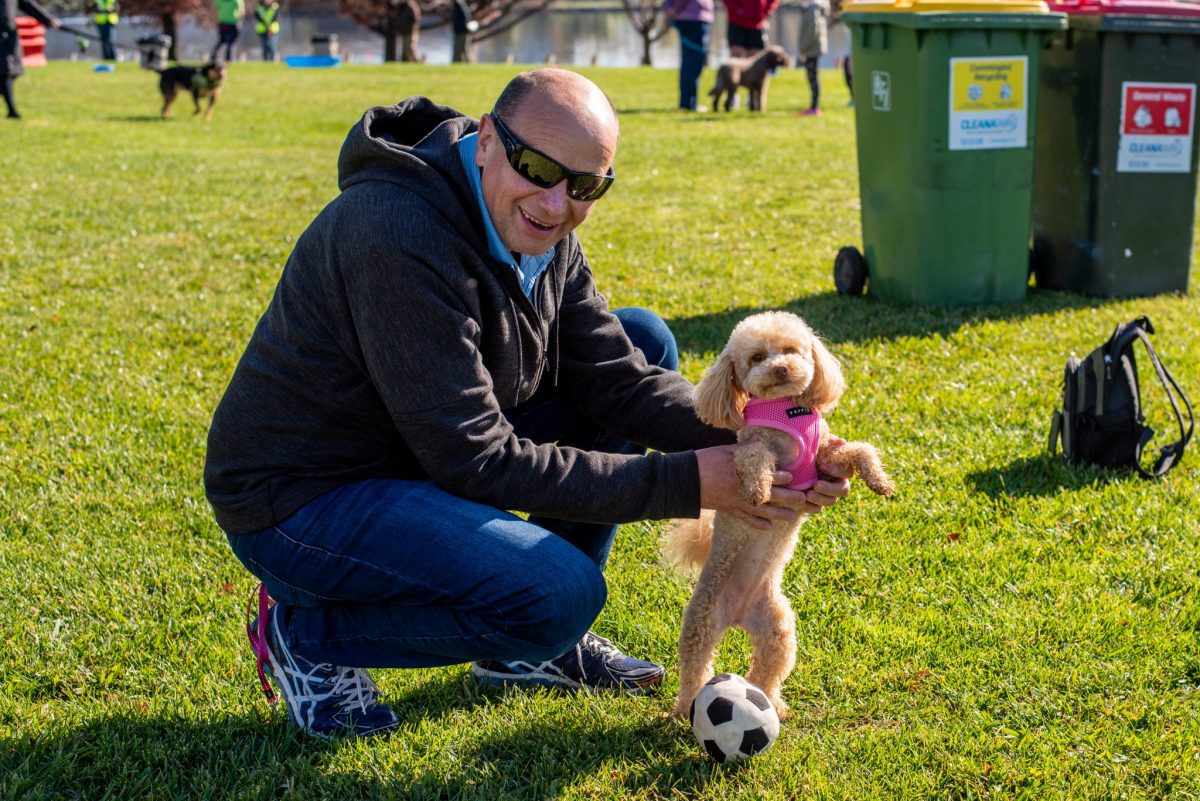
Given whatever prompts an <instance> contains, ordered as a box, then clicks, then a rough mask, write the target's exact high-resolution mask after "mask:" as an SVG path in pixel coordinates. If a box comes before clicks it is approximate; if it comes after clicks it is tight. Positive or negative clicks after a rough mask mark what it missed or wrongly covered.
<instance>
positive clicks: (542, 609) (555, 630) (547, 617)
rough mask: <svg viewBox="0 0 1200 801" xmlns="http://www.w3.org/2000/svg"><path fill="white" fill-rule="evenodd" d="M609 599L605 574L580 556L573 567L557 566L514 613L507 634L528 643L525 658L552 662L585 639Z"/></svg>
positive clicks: (525, 647)
mask: <svg viewBox="0 0 1200 801" xmlns="http://www.w3.org/2000/svg"><path fill="white" fill-rule="evenodd" d="M607 600H608V585H607V584H606V583H605V581H604V574H603V573H602V572H600V569H599V568H598V567H596V565H595V564H594V563H592V562H591V560H589V559H587V558H586V557H583V555H582V554H580V559H578V560H575V564H573V565H569V566H568V565H555V566H554V567H553V568H552V569H550V570H547V571H546V574H545V577H544V578H543V579H542V580H540V581H539V582H538V583H537V585H536V587H535V588H531V590H530V592H528V593H527V595H526V598H525V601H526V602H525V603H524V604H522V605H521V607H520V608H519V609H516V610H510V617H509V620H508V624H509V625H508V626H507V627H506V629H507V633H508V634H510V635H511V636H513V637H516V638H519V639H521V640H523V641H524V643H525V645H524V647H523V648H522V651H523V654H522V657H521V658H523V659H538V660H543V661H544V660H549V659H553V658H554V657H556V656H559V655H560V654H562V653H564V652H565V651H566V650H567V649H569V648H571V647H573V646H574V645H575V644H576V643H578V642H579V641H580V639H582V638H583V635H584V634H585V633H587V630H588V629H589V628H590V627H591V625H592V623H593V621H595V619H596V618H597V617H599V616H600V612H601V610H603V609H604V603H605V601H607Z"/></svg>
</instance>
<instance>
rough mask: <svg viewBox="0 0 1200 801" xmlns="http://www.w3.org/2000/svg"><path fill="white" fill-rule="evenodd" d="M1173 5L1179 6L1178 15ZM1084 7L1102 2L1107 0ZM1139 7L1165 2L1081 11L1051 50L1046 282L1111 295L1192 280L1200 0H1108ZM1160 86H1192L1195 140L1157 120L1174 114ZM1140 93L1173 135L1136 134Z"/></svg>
mask: <svg viewBox="0 0 1200 801" xmlns="http://www.w3.org/2000/svg"><path fill="white" fill-rule="evenodd" d="M1172 6H1175V7H1178V8H1179V9H1180V11H1179V15H1177V16H1167V13H1169V12H1170V10H1171V7H1172ZM1074 7H1077V8H1082V9H1089V8H1090V9H1091V10H1092V11H1095V10H1096V9H1097V8H1099V7H1100V4H1098V3H1085V4H1082V5H1078V6H1074ZM1132 9H1141V10H1148V9H1152V10H1154V11H1155V12H1156V13H1154V14H1127V13H1072V14H1070V15H1069V16H1068V27H1067V29H1066V30H1065V31H1059V32H1056V33H1055V34H1054V35H1053V36H1052V37H1051V39H1050V43H1049V46H1048V47H1047V48H1046V50H1045V52H1044V53H1043V54H1042V69H1041V80H1040V83H1041V88H1040V99H1039V109H1038V131H1037V137H1036V141H1037V156H1036V171H1037V173H1036V174H1037V179H1036V185H1035V189H1034V212H1033V242H1032V252H1031V254H1030V261H1031V265H1032V268H1033V271H1034V275H1035V281H1036V283H1037V285H1038V286H1039V287H1046V288H1050V289H1065V290H1070V291H1073V292H1082V293H1084V294H1088V295H1097V296H1111V297H1129V296H1138V295H1154V294H1158V293H1162V292H1186V291H1187V288H1188V273H1189V269H1190V266H1191V262H1192V249H1193V236H1194V234H1193V230H1194V226H1195V217H1196V182H1197V160H1198V159H1197V155H1198V151H1197V148H1198V146H1200V137H1198V136H1196V126H1197V124H1198V122H1200V114H1198V111H1197V106H1200V103H1198V102H1197V96H1196V86H1197V82H1198V81H1200V6H1193V7H1188V6H1185V5H1184V4H1171V3H1165V2H1160V3H1155V4H1147V3H1133V2H1122V3H1114V4H1108V3H1105V4H1103V10H1107V11H1127V10H1132ZM1064 10H1066V8H1064ZM1188 14H1190V15H1191V16H1188ZM1155 87H1162V88H1163V92H1162V93H1160V96H1161V97H1168V98H1169V97H1171V96H1172V94H1175V95H1179V96H1180V97H1183V96H1187V97H1190V102H1189V103H1188V105H1190V108H1189V109H1188V110H1187V112H1185V113H1182V114H1180V113H1178V112H1177V113H1176V117H1177V118H1178V119H1177V120H1173V121H1175V122H1178V123H1180V125H1176V126H1174V129H1175V130H1176V131H1179V130H1182V129H1183V128H1186V129H1187V131H1188V133H1189V135H1190V143H1189V142H1185V141H1184V137H1182V136H1178V135H1170V130H1171V129H1170V128H1164V127H1163V126H1160V125H1159V123H1158V122H1156V121H1155V118H1156V117H1160V118H1161V121H1166V117H1167V116H1168V115H1169V113H1170V112H1167V111H1165V109H1167V108H1169V107H1170V106H1169V101H1161V102H1160V101H1158V100H1155V99H1154V98H1155V92H1153V91H1152V90H1153V89H1154V88H1155ZM1170 87H1177V90H1176V91H1175V92H1172V91H1171V89H1170ZM1139 97H1148V98H1152V99H1151V100H1149V101H1147V102H1146V105H1145V108H1148V109H1149V110H1148V111H1146V115H1147V117H1146V119H1147V121H1148V122H1149V124H1150V125H1152V126H1157V127H1155V128H1154V129H1153V130H1160V129H1162V130H1165V133H1164V134H1163V135H1153V136H1148V137H1147V136H1133V135H1130V132H1137V130H1138V129H1137V121H1136V115H1137V111H1138V106H1139V104H1140V103H1142V101H1141V100H1139V99H1137V98H1139ZM1126 101H1129V102H1126ZM1126 111H1128V112H1129V114H1128V116H1127V115H1126V114H1125V113H1124V112H1126ZM1160 112H1161V113H1160ZM1156 140H1161V142H1156ZM1143 152H1145V153H1147V154H1148V155H1145V156H1143V155H1142V153H1143ZM1164 168H1166V169H1164ZM1168 170H1169V171H1168Z"/></svg>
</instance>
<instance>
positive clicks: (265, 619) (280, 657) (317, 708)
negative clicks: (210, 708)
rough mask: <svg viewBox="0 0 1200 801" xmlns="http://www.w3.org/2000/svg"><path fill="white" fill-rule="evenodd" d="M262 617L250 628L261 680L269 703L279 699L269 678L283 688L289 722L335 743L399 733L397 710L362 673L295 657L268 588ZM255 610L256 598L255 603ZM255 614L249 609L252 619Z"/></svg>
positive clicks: (261, 593)
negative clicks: (342, 739) (342, 737)
mask: <svg viewBox="0 0 1200 801" xmlns="http://www.w3.org/2000/svg"><path fill="white" fill-rule="evenodd" d="M257 594H258V607H259V612H258V614H257V615H256V616H254V618H253V619H252V620H250V621H249V622H248V623H247V624H246V634H247V636H248V637H249V638H250V648H251V650H252V651H253V652H254V658H255V662H256V666H257V668H258V680H259V683H260V685H261V686H262V689H263V692H264V693H265V694H266V696H267V701H268V702H269V703H270V704H271V706H276V704H277V702H278V698H277V696H276V695H275V691H274V689H273V688H272V687H271V684H270V682H269V681H267V679H268V678H270V679H272V680H274V682H275V683H276V684H278V685H279V693H280V695H282V696H283V701H284V704H285V705H286V706H287V713H288V718H289V719H290V720H291V721H292V723H293V724H294V725H296V726H298V727H299V728H300V729H301V730H303V731H305V732H307V733H308V734H311V735H313V736H314V737H319V738H321V739H322V740H330V739H332V738H334V737H336V736H339V735H357V736H360V737H367V736H370V735H373V734H383V733H384V732H388V731H391V730H393V729H396V728H398V727H399V725H400V720H399V718H397V717H396V713H395V711H393V710H392V708H391V707H390V706H388V705H387V704H384V703H381V702H380V701H379V687H378V686H376V684H375V682H374V681H373V680H372V679H371V674H370V673H368V672H367V671H366V670H365V669H363V668H347V667H338V666H337V665H331V664H329V663H327V662H321V663H317V662H312V661H310V660H308V659H305V658H304V657H302V656H299V655H298V654H294V653H292V651H291V649H289V648H288V646H287V643H285V642H284V640H283V636H282V635H281V634H280V632H279V626H278V625H277V617H278V615H277V614H276V610H277V609H278V608H279V607H278V606H277V605H273V604H270V603H269V599H268V598H267V589H266V587H264V586H262V585H261V584H260V585H259V587H258V590H257ZM250 603H251V606H253V603H254V598H253V596H252V597H251V599H250ZM250 614H251V610H249V609H248V610H247V617H250Z"/></svg>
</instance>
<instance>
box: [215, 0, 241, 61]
mask: <svg viewBox="0 0 1200 801" xmlns="http://www.w3.org/2000/svg"><path fill="white" fill-rule="evenodd" d="M216 5H217V31H218V33H219V38H218V39H217V45H216V47H214V48H213V51H212V60H213V61H216V60H217V53H219V52H220V50H221V46H222V45H224V46H225V61H233V51H234V46H235V45H236V44H237V40H238V34H240V33H241V27H242V20H243V19H244V18H245V17H246V0H216Z"/></svg>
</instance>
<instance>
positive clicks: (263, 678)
mask: <svg viewBox="0 0 1200 801" xmlns="http://www.w3.org/2000/svg"><path fill="white" fill-rule="evenodd" d="M256 601H257V604H256V603H255V602H256ZM273 605H274V603H273V602H272V601H271V599H270V597H268V595H267V588H266V586H265V585H262V584H259V585H258V588H257V589H256V590H254V592H252V593H251V594H250V598H249V600H248V601H247V602H246V636H247V637H248V638H249V639H250V650H251V651H253V652H254V667H255V669H256V670H257V671H258V683H259V686H261V687H262V691H263V694H264V695H266V696H267V703H268V704H270V705H271V706H275V704H276V703H277V702H278V700H279V698H278V696H276V695H275V689H274V688H273V687H271V682H269V681H267V672H266V665H267V661H268V660H269V659H270V656H269V651H268V650H267V631H268V627H269V626H270V625H271V617H270V609H271V607H272V606H273ZM255 606H257V607H258V608H257V614H256V610H255Z"/></svg>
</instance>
